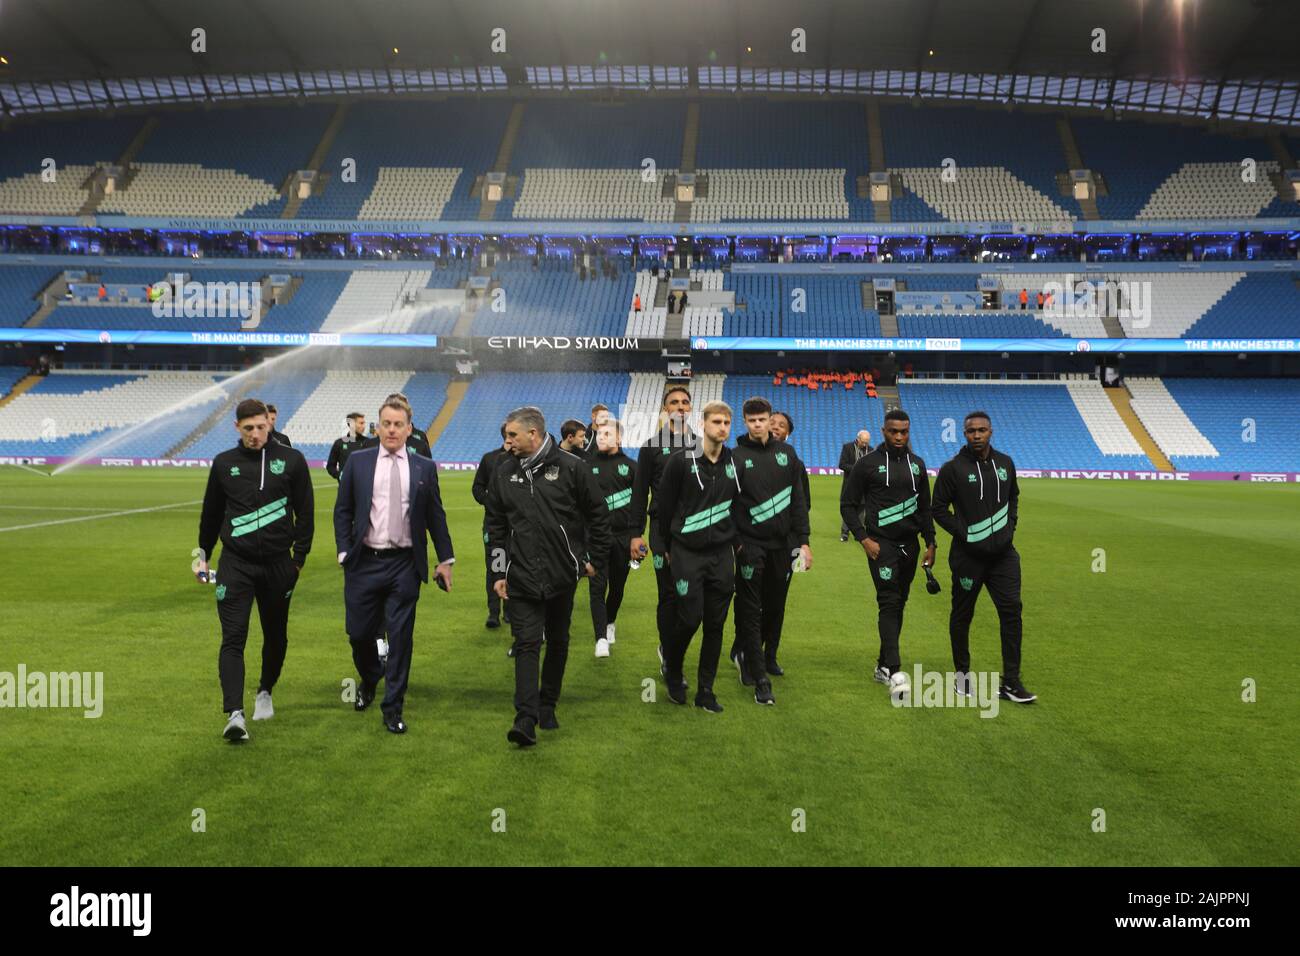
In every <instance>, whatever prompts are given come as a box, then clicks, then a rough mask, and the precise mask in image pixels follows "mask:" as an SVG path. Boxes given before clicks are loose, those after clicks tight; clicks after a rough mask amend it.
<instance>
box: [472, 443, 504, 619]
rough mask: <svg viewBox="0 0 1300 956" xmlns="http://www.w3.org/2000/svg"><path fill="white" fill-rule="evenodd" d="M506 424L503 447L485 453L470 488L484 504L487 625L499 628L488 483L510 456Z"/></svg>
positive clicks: (499, 615) (475, 498)
mask: <svg viewBox="0 0 1300 956" xmlns="http://www.w3.org/2000/svg"><path fill="white" fill-rule="evenodd" d="M505 440H506V426H505V425H504V424H503V425H502V426H501V443H502V444H501V447H500V448H493V449H492V450H491V451H490V452H488V453H487V454H485V455H484V456H483V457H482V458H480V459H479V462H478V470H477V471H475V472H474V484H473V485H472V486H471V488H470V493H471V494H472V495H473V496H474V500H475V501H477V502H478V503H479V504H480V505H482V506H483V509H484V510H483V566H484V567H485V568H486V569H487V572H486V580H487V606H488V616H487V621H486V622H485V623H486V626H487V627H489V628H498V627H500V626H501V598H499V597H497V592H496V590H495V589H494V588H493V587H492V548H491V545H490V544H489V543H488V528H487V503H488V485H489V483H490V482H491V480H492V472H493V471H495V470H496V468H497V466H498V465H500V464H501V462H503V461H505V460H506V459H507V458H509V457H510V452H509V451H508V450H507V449H506V446H505ZM508 617H509V615H507V618H508Z"/></svg>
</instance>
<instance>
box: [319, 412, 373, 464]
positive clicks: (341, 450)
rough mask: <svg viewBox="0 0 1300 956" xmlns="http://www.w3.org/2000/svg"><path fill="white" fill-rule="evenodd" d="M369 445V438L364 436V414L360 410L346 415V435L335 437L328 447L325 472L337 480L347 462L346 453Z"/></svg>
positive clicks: (348, 453)
mask: <svg viewBox="0 0 1300 956" xmlns="http://www.w3.org/2000/svg"><path fill="white" fill-rule="evenodd" d="M369 447H370V439H369V438H368V437H367V436H366V416H365V415H363V414H361V412H353V413H352V414H351V415H349V416H348V434H347V436H346V437H344V438H336V439H335V440H334V445H333V446H332V447H331V448H330V455H329V459H328V460H327V461H326V462H325V472H326V474H328V475H329V476H330V477H331V478H333V479H334V480H335V481H338V480H339V475H341V474H343V466H344V465H346V464H347V463H348V455H350V454H352V453H353V452H354V451H360V450H361V449H363V448H369Z"/></svg>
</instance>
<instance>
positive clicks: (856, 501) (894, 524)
mask: <svg viewBox="0 0 1300 956" xmlns="http://www.w3.org/2000/svg"><path fill="white" fill-rule="evenodd" d="M930 507H931V502H930V475H929V472H927V471H926V468H925V461H924V460H923V459H922V458H921V456H920V455H918V454H916V453H915V452H913V451H912V450H911V449H910V448H899V449H893V448H890V447H889V443H888V442H882V443H881V444H880V445H879V446H877V447H876V450H875V451H872V452H869V453H868V454H866V455H865V456H863V457H862V458H859V459H858V460H857V462H855V463H854V465H853V468H852V470H851V471H850V472H849V473H848V476H847V478H846V480H845V482H844V486H843V488H842V490H841V492H840V517H841V518H842V519H843V521H844V524H845V525H847V526H848V529H849V533H850V534H852V535H853V537H854V538H855V539H856V540H858V541H863V540H865V539H867V538H870V539H871V540H873V541H880V540H885V541H903V540H908V541H914V540H916V536H917V535H920V536H921V537H922V538H924V539H925V543H926V544H927V545H931V544H934V519H933V518H932V517H931V515H930ZM863 508H865V509H866V513H865V515H863V512H862V509H863ZM864 518H865V521H866V523H865V524H863V520H864Z"/></svg>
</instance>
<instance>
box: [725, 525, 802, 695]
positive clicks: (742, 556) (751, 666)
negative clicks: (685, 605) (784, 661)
mask: <svg viewBox="0 0 1300 956" xmlns="http://www.w3.org/2000/svg"><path fill="white" fill-rule="evenodd" d="M795 553H796V554H797V553H798V552H797V551H796V552H795ZM793 560H794V558H793V556H792V555H791V554H790V549H789V548H784V547H782V548H767V549H761V550H760V549H758V548H754V547H750V546H748V545H746V546H745V547H743V548H742V549H741V551H740V553H739V554H737V555H736V577H735V583H736V642H735V644H733V645H732V647H731V652H732V654H733V655H734V654H735V652H736V651H738V650H739V651H744V652H745V666H746V668H747V669H748V670H749V676H750V677H752V678H754V680H755V681H760V680H767V664H768V663H769V662H770V663H775V662H776V648H777V645H778V644H779V643H780V641H781V625H782V624H783V623H784V622H785V599H786V596H787V594H789V591H790V576H791V574H792V573H793V572H792V571H791V569H790V563H791V561H793Z"/></svg>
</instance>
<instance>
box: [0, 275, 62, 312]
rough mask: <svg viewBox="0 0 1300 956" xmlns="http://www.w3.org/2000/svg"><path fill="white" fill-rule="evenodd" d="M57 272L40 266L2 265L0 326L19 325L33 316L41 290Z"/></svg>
mask: <svg viewBox="0 0 1300 956" xmlns="http://www.w3.org/2000/svg"><path fill="white" fill-rule="evenodd" d="M57 274H58V271H57V270H55V269H50V268H42V267H40V266H5V267H0V326H8V327H17V326H20V325H22V324H23V323H24V322H26V321H27V320H28V319H29V318H31V316H32V313H34V312H35V311H36V310H37V309H38V308H40V300H39V296H40V294H41V291H42V290H43V289H44V288H45V287H46V286H47V285H49V284H50V282H51V281H53V279H54V277H55V276H56V275H57Z"/></svg>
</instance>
